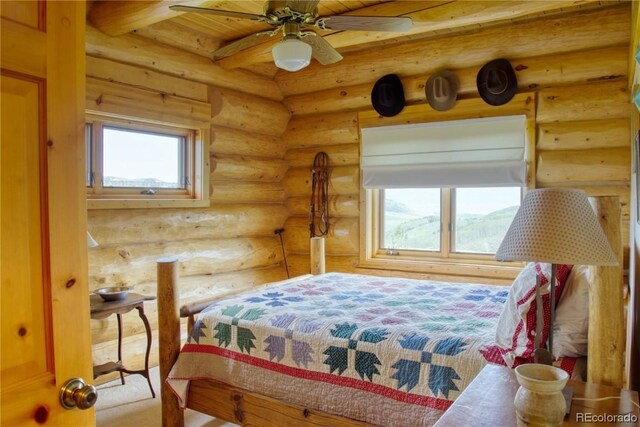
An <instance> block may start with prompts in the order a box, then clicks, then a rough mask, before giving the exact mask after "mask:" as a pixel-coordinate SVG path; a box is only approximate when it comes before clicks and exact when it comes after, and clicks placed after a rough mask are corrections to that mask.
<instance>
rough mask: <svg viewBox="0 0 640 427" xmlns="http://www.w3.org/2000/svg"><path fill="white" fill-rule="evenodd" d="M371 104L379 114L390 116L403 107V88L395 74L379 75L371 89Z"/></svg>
mask: <svg viewBox="0 0 640 427" xmlns="http://www.w3.org/2000/svg"><path fill="white" fill-rule="evenodd" d="M371 104H372V105H373V108H374V109H375V110H376V111H377V112H378V114H380V115H381V116H385V117H391V116H395V115H396V114H398V113H399V112H400V111H402V109H403V108H404V89H403V87H402V82H401V81H400V78H399V77H398V76H397V75H395V74H387V75H386V76H384V77H381V78H380V79H379V80H378V81H377V82H376V84H374V85H373V89H372V90H371Z"/></svg>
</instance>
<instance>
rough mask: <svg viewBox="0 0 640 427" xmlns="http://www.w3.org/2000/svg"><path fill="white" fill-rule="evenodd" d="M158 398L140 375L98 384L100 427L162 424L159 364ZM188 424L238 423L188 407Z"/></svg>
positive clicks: (220, 426)
mask: <svg viewBox="0 0 640 427" xmlns="http://www.w3.org/2000/svg"><path fill="white" fill-rule="evenodd" d="M150 374H151V380H152V383H153V388H154V389H155V391H156V396H157V397H156V398H155V399H152V398H151V392H150V391H149V385H148V384H147V380H146V379H145V378H143V377H142V376H140V375H130V376H128V377H125V382H126V384H125V385H121V384H120V380H119V379H118V380H114V381H111V382H108V383H105V384H102V385H100V386H98V401H97V402H96V425H97V426H98V427H128V426H131V427H156V426H157V427H160V426H161V425H162V414H161V410H160V397H159V396H160V375H159V370H158V368H157V367H155V368H152V369H151V370H150ZM184 420H185V426H186V427H237V426H236V424H231V423H228V422H225V421H222V420H218V419H215V418H212V417H210V416H208V415H204V414H200V413H198V412H195V411H192V410H190V409H187V410H186V412H185V417H184Z"/></svg>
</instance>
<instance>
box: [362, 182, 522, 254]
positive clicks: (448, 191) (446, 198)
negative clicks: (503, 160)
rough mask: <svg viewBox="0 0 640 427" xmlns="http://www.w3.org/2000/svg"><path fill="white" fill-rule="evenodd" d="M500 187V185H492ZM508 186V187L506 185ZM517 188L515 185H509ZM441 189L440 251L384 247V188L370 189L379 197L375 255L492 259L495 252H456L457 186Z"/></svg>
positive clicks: (375, 230)
mask: <svg viewBox="0 0 640 427" xmlns="http://www.w3.org/2000/svg"><path fill="white" fill-rule="evenodd" d="M492 188H499V187H492ZM505 188H506V187H505ZM509 188H515V187H509ZM439 190H440V248H439V250H438V251H430V250H417V249H397V248H387V247H383V245H382V240H383V233H384V225H383V222H382V212H383V211H384V206H383V205H384V199H383V197H382V195H383V192H384V189H373V190H369V191H371V192H372V194H374V195H375V196H374V197H376V199H377V203H376V205H375V206H374V207H372V208H375V209H377V212H376V213H375V217H376V218H377V221H378V224H377V227H375V226H374V227H373V228H372V230H371V231H370V232H371V233H376V234H377V236H376V240H377V242H378V245H377V248H374V254H375V256H379V255H381V254H384V255H389V256H397V257H400V258H420V259H422V258H424V259H438V260H442V259H445V260H446V259H451V260H456V259H460V260H467V261H468V260H474V261H478V260H488V261H492V260H493V259H494V256H495V254H488V253H474V252H456V251H455V250H454V249H455V242H454V238H455V232H454V230H455V225H456V224H455V223H456V221H455V212H456V197H455V192H456V190H457V188H453V187H441V188H439ZM523 198H524V188H523V187H521V188H520V201H522V199H523Z"/></svg>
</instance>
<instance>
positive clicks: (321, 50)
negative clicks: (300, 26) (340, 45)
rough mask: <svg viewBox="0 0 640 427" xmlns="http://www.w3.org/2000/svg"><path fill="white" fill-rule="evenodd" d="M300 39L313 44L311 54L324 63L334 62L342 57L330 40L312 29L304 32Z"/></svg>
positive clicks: (310, 44)
mask: <svg viewBox="0 0 640 427" xmlns="http://www.w3.org/2000/svg"><path fill="white" fill-rule="evenodd" d="M300 40H302V41H303V42H305V43H306V44H308V45H309V46H311V55H312V56H313V57H314V58H315V59H316V60H317V61H318V62H319V63H321V64H322V65H327V64H333V63H335V62H338V61H340V60H341V59H342V55H340V53H339V52H338V51H337V50H335V49H334V47H333V46H331V45H330V44H329V42H328V41H326V40H325V39H323V38H322V37H320V36H319V35H317V34H316V33H314V32H312V31H308V32H304V33H302V34H301V37H300Z"/></svg>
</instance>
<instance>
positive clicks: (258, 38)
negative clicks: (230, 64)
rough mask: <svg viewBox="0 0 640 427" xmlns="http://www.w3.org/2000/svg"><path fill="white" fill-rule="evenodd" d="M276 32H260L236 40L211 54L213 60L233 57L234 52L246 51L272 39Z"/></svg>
mask: <svg viewBox="0 0 640 427" xmlns="http://www.w3.org/2000/svg"><path fill="white" fill-rule="evenodd" d="M277 32H278V30H277V29H276V30H274V31H261V32H259V33H255V34H251V35H250V36H247V37H244V38H241V39H240V40H236V41H234V42H232V43H229V44H228V45H226V46H224V47H221V48H220V49H218V50H216V51H215V52H213V54H212V56H213V59H217V58H223V57H225V56H229V55H233V54H234V53H236V52H240V51H241V50H244V49H247V48H249V47H251V46H253V45H256V44H258V43H261V42H262V41H264V40H266V39H268V38H271V37H273V35H274V34H276V33H277Z"/></svg>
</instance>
